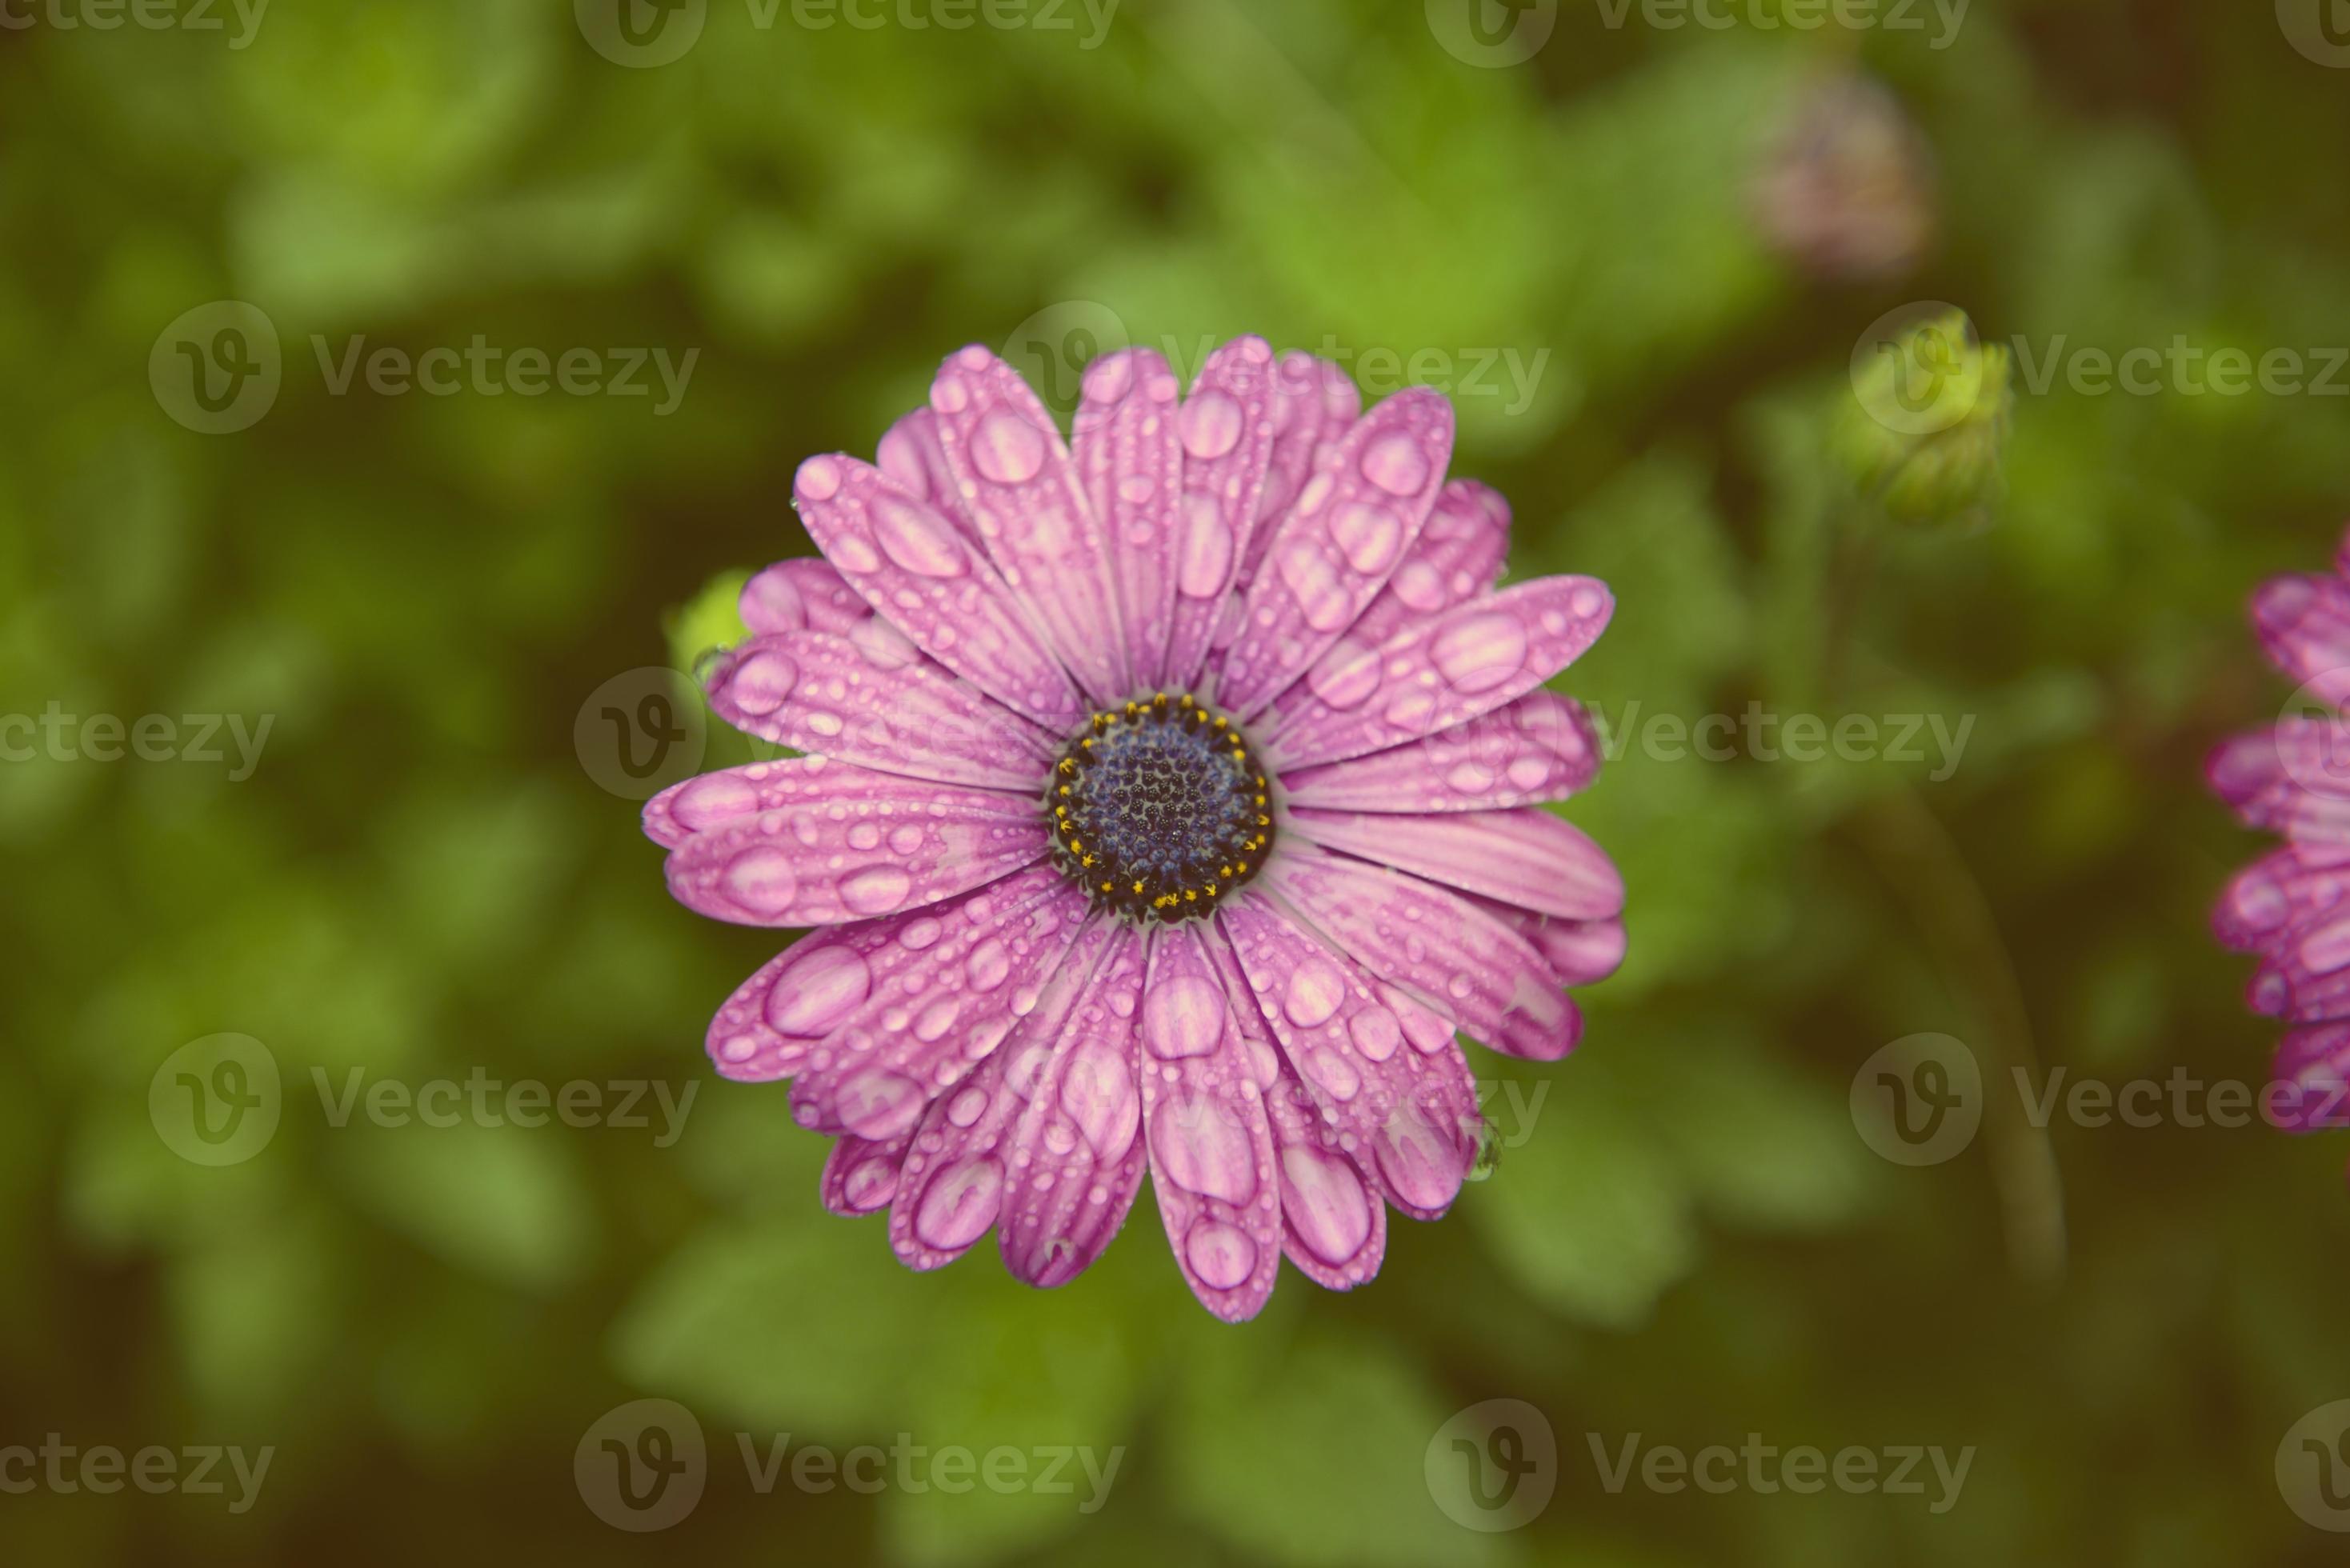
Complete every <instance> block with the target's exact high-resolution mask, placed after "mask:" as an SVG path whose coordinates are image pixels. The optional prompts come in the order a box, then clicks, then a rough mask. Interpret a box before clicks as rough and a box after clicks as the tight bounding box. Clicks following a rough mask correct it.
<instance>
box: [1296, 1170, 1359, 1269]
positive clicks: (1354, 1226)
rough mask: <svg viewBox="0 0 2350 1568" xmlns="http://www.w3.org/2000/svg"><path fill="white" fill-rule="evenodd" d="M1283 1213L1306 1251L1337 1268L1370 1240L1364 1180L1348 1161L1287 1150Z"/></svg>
mask: <svg viewBox="0 0 2350 1568" xmlns="http://www.w3.org/2000/svg"><path fill="white" fill-rule="evenodd" d="M1281 1211H1282V1214H1283V1215H1284V1217H1285V1218H1286V1219H1287V1220H1288V1221H1289V1227H1290V1229H1291V1230H1292V1231H1295V1232H1296V1235H1297V1240H1298V1241H1300V1242H1301V1243H1303V1244H1304V1246H1305V1250H1306V1251H1309V1252H1311V1253H1313V1254H1314V1255H1315V1257H1317V1258H1319V1259H1321V1260H1322V1261H1323V1262H1326V1263H1328V1264H1330V1265H1332V1266H1333V1267H1336V1265H1337V1264H1340V1263H1343V1262H1346V1261H1347V1259H1349V1258H1351V1257H1353V1256H1354V1255H1355V1254H1356V1253H1357V1252H1359V1251H1362V1250H1363V1243H1364V1242H1365V1241H1368V1240H1369V1239H1370V1235H1371V1208H1370V1204H1369V1202H1368V1200H1367V1199H1366V1198H1365V1197H1364V1195H1363V1181H1362V1178H1361V1177H1359V1176H1357V1175H1356V1174H1355V1169H1354V1167H1352V1166H1350V1165H1348V1164H1347V1162H1346V1161H1344V1160H1341V1159H1335V1158H1327V1157H1325V1156H1323V1155H1318V1154H1315V1152H1314V1151H1313V1150H1311V1149H1305V1148H1285V1149H1283V1150H1282V1151H1281Z"/></svg>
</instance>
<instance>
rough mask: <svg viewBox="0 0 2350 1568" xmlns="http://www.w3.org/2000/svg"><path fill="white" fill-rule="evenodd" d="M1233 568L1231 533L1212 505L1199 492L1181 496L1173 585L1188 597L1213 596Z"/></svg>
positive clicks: (1222, 515)
mask: <svg viewBox="0 0 2350 1568" xmlns="http://www.w3.org/2000/svg"><path fill="white" fill-rule="evenodd" d="M1231 571H1232V530H1231V529H1230V528H1228V527H1226V526H1225V525H1224V514H1223V513H1222V511H1221V510H1219V509H1218V507H1217V505H1216V504H1215V502H1214V501H1213V500H1211V499H1210V498H1209V497H1208V496H1205V495H1202V494H1200V493H1198V492H1196V491H1195V492H1193V493H1191V494H1189V495H1186V496H1184V497H1183V541H1182V545H1181V550H1180V554H1179V556H1177V558H1176V562H1175V586H1176V587H1178V588H1180V589H1181V590H1182V591H1183V594H1184V597H1187V598H1195V599H1204V598H1211V597H1214V596H1215V595H1217V594H1220V593H1222V591H1223V588H1224V578H1225V577H1226V576H1228V575H1229V574H1230V573H1231Z"/></svg>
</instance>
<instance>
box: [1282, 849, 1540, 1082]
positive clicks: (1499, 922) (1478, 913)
mask: <svg viewBox="0 0 2350 1568" xmlns="http://www.w3.org/2000/svg"><path fill="white" fill-rule="evenodd" d="M1265 875H1266V880H1267V882H1268V883H1269V884H1270V885H1271V887H1272V888H1273V889H1274V891H1275V892H1277V893H1279V894H1281V895H1282V896H1283V897H1284V898H1286V899H1287V900H1288V901H1289V903H1290V904H1291V905H1292V906H1293V907H1294V908H1295V909H1296V910H1297V911H1298V912H1299V913H1300V914H1302V915H1303V916H1305V919H1309V920H1311V921H1312V922H1313V923H1314V926H1315V929H1317V930H1319V931H1320V932H1321V933H1322V935H1323V936H1324V937H1326V938H1327V939H1328V940H1329V941H1330V943H1331V945H1332V946H1334V947H1336V949H1338V950H1340V951H1342V952H1346V953H1348V954H1350V955H1352V956H1353V957H1354V958H1355V959H1357V961H1360V963H1361V964H1362V966H1363V968H1364V969H1365V970H1366V971H1368V972H1369V973H1371V974H1372V975H1375V976H1377V977H1378V986H1377V989H1378V996H1379V1000H1380V1001H1382V1002H1385V1003H1386V1004H1387V1005H1388V1009H1389V1010H1390V1011H1391V1012H1394V1013H1395V1014H1396V1016H1397V1019H1398V1021H1399V1023H1400V1024H1401V1025H1402V1030H1401V1033H1402V1036H1403V1038H1405V1039H1407V1040H1409V1042H1410V1043H1411V1044H1413V1045H1414V1046H1416V1047H1418V1048H1419V1050H1420V1051H1421V1052H1422V1053H1424V1054H1427V1055H1429V1056H1430V1057H1440V1056H1441V1055H1442V1054H1444V1053H1446V1052H1448V1051H1451V1052H1452V1054H1454V1055H1458V1054H1459V1052H1458V1051H1456V1050H1453V1048H1452V1031H1453V1027H1454V1025H1455V1024H1458V1025H1460V1026H1461V1027H1462V1028H1464V1029H1466V1030H1468V1032H1469V1033H1471V1035H1473V1036H1474V1037H1475V1038H1477V1039H1478V1040H1480V1041H1482V1042H1483V1043H1484V1044H1486V1045H1488V1046H1490V1047H1492V1049H1493V1050H1496V1051H1500V1052H1503V1053H1504V1054H1508V1055H1512V1056H1523V1057H1525V1058H1527V1059H1528V1060H1530V1061H1536V1062H1555V1061H1557V1060H1558V1059H1559V1058H1560V1057H1562V1056H1564V1055H1565V1054H1567V1053H1568V1052H1569V1051H1572V1050H1573V1049H1575V1043H1576V1042H1577V1041H1578V1040H1580V1039H1581V1038H1582V1034H1583V1018H1582V1014H1581V1012H1579V1011H1578V1010H1577V1009H1576V1008H1575V1004H1574V1003H1573V1002H1569V1001H1568V1000H1567V999H1566V995H1565V985H1566V981H1565V979H1564V978H1563V977H1562V976H1561V975H1560V974H1559V973H1558V972H1557V971H1556V970H1555V969H1554V968H1553V967H1552V966H1551V964H1550V962H1549V961H1548V960H1547V959H1545V958H1544V956H1543V954H1542V952H1541V951H1540V950H1538V949H1536V948H1535V947H1534V944H1533V943H1532V942H1530V941H1528V940H1526V939H1525V938H1524V937H1523V936H1522V935H1521V934H1519V932H1518V931H1517V930H1515V929H1513V928H1512V927H1511V926H1510V924H1509V923H1508V922H1506V921H1504V920H1503V919H1499V918H1497V917H1495V916H1494V915H1492V914H1489V913H1488V912H1487V911H1486V910H1484V909H1480V908H1478V907H1477V906H1476V905H1474V904H1472V903H1471V902H1470V901H1469V900H1468V899H1466V898H1460V897H1458V896H1457V895H1455V894H1453V893H1451V892H1449V891H1447V890H1446V889H1444V888H1440V887H1437V886H1435V885H1434V884H1432V883H1429V882H1423V881H1421V880H1419V878H1418V877H1408V876H1405V875H1404V874H1403V873H1401V872H1399V871H1391V870H1388V869H1386V868H1385V867H1377V866H1369V865H1366V864H1364V863H1362V862H1361V861H1349V860H1347V859H1344V858H1342V857H1337V856H1332V855H1314V854H1308V853H1305V852H1304V851H1302V850H1300V851H1297V852H1294V853H1289V854H1284V856H1283V857H1281V860H1280V862H1279V864H1277V865H1276V866H1274V867H1273V869H1272V870H1270V871H1269V872H1267V873H1266V874H1265ZM1398 990H1400V991H1401V992H1403V994H1401V995H1399V994H1397V992H1398ZM1412 1002H1417V1003H1418V1004H1419V1005H1418V1006H1417V1007H1414V1006H1412V1005H1410V1003H1412ZM1357 1043H1358V1044H1359V1043H1360V1038H1359V1037H1358V1041H1357ZM1388 1050H1389V1051H1392V1050H1393V1045H1392V1044H1388Z"/></svg>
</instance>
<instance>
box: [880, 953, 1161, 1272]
mask: <svg viewBox="0 0 2350 1568" xmlns="http://www.w3.org/2000/svg"><path fill="white" fill-rule="evenodd" d="M1116 931H1117V928H1116V927H1114V926H1112V925H1111V924H1110V923H1109V922H1107V921H1106V920H1095V921H1094V922H1092V923H1091V924H1089V925H1087V927H1086V928H1085V929H1083V930H1081V931H1079V932H1078V934H1077V940H1076V944H1075V945H1074V946H1073V947H1072V948H1071V949H1070V950H1069V952H1068V954H1067V956H1066V958H1064V959H1063V961H1062V962H1061V966H1060V968H1059V969H1058V970H1056V971H1054V973H1053V975H1052V977H1051V979H1050V981H1049V982H1048V983H1047V984H1046V985H1045V988H1044V989H1043V991H1042V992H1040V993H1039V996H1038V1000H1037V1003H1036V1005H1035V1009H1034V1010H1033V1011H1032V1012H1030V1013H1029V1014H1028V1015H1027V1016H1026V1017H1025V1018H1024V1019H1022V1020H1021V1021H1020V1023H1018V1024H1017V1025H1016V1026H1015V1027H1014V1030H1013V1032H1012V1034H1011V1036H1010V1038H1009V1039H1008V1040H1007V1041H1006V1042H1005V1043H1004V1044H1003V1045H1001V1046H999V1047H998V1048H997V1049H996V1050H995V1051H993V1052H992V1053H991V1054H989V1056H988V1058H987V1060H986V1061H985V1062H983V1063H982V1064H981V1065H980V1069H979V1071H978V1072H976V1073H974V1074H972V1076H971V1078H970V1080H969V1081H968V1082H967V1083H965V1084H963V1085H962V1086H961V1087H959V1088H957V1089H955V1090H953V1091H952V1092H951V1093H949V1094H944V1095H941V1096H938V1098H936V1099H934V1100H932V1101H931V1104H930V1106H929V1108H928V1109H927V1110H925V1111H924V1112H923V1113H922V1119H921V1123H920V1127H918V1128H917V1130H916V1132H915V1134H914V1144H913V1147H912V1148H911V1149H910V1151H909V1152H908V1154H907V1156H906V1166H905V1170H904V1172H903V1173H902V1174H901V1175H900V1176H899V1181H898V1193H897V1196H896V1198H895V1199H892V1200H891V1202H890V1205H889V1245H890V1248H891V1250H893V1251H896V1253H897V1254H898V1261H899V1262H901V1263H903V1264H905V1265H906V1266H907V1267H908V1268H910V1269H916V1270H929V1269H941V1268H944V1267H945V1266H946V1265H947V1264H949V1263H951V1262H954V1261H955V1260H956V1259H957V1258H960V1257H962V1255H963V1254H964V1253H965V1252H967V1251H971V1249H972V1246H973V1245H974V1244H975V1243H977V1241H979V1239H980V1238H981V1237H983V1236H984V1235H986V1234H987V1232H988V1231H991V1230H993V1228H994V1226H995V1222H996V1220H997V1218H998V1216H999V1214H1000V1213H1001V1211H1002V1209H1003V1200H1004V1196H1005V1194H1004V1188H1005V1182H1006V1174H1007V1173H1006V1157H1007V1156H1008V1154H1009V1153H1010V1140H1011V1137H1012V1134H1013V1131H1014V1128H1015V1127H1016V1126H1017V1125H1018V1123H1019V1121H1020V1118H1021V1116H1022V1115H1023V1114H1024V1112H1025V1111H1026V1109H1027V1106H1028V1097H1029V1096H1031V1095H1033V1094H1035V1089H1036V1084H1037V1082H1038V1080H1039V1078H1040V1077H1041V1076H1042V1075H1043V1073H1044V1070H1045V1064H1047V1063H1048V1062H1049V1061H1050V1060H1051V1058H1052V1054H1053V1051H1054V1049H1055V1046H1056V1045H1057V1044H1059V1043H1060V1041H1061V1039H1062V1037H1063V1033H1064V1026H1065V1025H1066V1024H1067V1023H1070V1022H1071V1020H1072V1019H1073V1018H1074V1016H1075V1015H1076V1011H1077V1003H1078V1002H1079V1000H1080V999H1081V997H1082V996H1083V995H1084V993H1085V991H1086V988H1087V985H1088V984H1090V983H1091V981H1092V980H1093V977H1094V974H1095V972H1096V971H1097V970H1098V969H1099V968H1100V966H1101V961H1102V958H1103V955H1104V953H1105V952H1106V951H1107V949H1108V947H1109V945H1110V941H1111V939H1112V937H1113V936H1114V935H1115V934H1116Z"/></svg>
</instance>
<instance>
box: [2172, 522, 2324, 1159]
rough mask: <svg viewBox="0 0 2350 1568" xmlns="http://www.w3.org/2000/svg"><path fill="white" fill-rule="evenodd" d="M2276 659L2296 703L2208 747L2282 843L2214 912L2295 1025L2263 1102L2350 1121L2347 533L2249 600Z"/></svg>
mask: <svg viewBox="0 0 2350 1568" xmlns="http://www.w3.org/2000/svg"><path fill="white" fill-rule="evenodd" d="M2252 626H2253V628H2254V629H2255V630H2256V631H2257V632H2258V633H2259V635H2260V639H2261V644H2262V647H2263V648H2264V649H2266V650H2267V652H2268V656H2269V658H2270V659H2271V660H2272V662H2273V663H2274V664H2275V665H2276V667H2277V668H2278V669H2280V670H2283V671H2284V672H2285V673H2286V674H2287V675H2289V676H2291V677H2293V679H2294V680H2297V681H2299V682H2301V689H2300V691H2297V692H2295V693H2294V698H2293V701H2292V702H2290V703H2289V704H2288V707H2289V708H2297V707H2300V706H2302V705H2303V701H2304V700H2306V701H2307V702H2308V705H2309V706H2311V707H2312V708H2314V710H2315V711H2314V712H2311V713H2297V712H2296V713H2291V714H2290V715H2289V716H2288V717H2285V718H2283V719H2281V720H2279V721H2278V722H2276V723H2275V724H2273V725H2272V726H2271V727H2269V728H2268V729H2265V730H2262V731H2260V732H2257V733H2254V734H2250V735H2243V736H2239V737H2238V738H2236V739H2234V740H2231V741H2228V742H2224V743H2222V744H2221V745H2220V746H2219V747H2218V748H2217V749H2215V750H2214V751H2213V752H2212V753H2211V758H2210V764H2209V767H2208V768H2207V770H2206V772H2207V774H2208V776H2209V777H2210V781H2211V787H2212V788H2213V789H2214V790H2215V791H2217V792H2218V793H2219V794H2220V797H2221V798H2222V799H2224V800H2226V801H2227V802H2228V804H2229V805H2232V806H2234V807H2235V809H2236V814H2237V815H2239V816H2241V818H2242V819H2243V820H2244V822H2245V823H2246V824H2248V825H2249V826H2253V827H2267V828H2274V829H2276V830H2277V831H2279V832H2281V833H2282V834H2283V835H2284V837H2285V842H2284V844H2283V845H2282V846H2281V847H2279V848H2277V849H2275V850H2272V852H2270V853H2269V854H2268V855H2265V856H2263V857H2262V858H2260V859H2259V860H2256V861H2254V862H2253V863H2252V864H2251V865H2250V866H2248V867H2245V868H2244V869H2243V870H2242V871H2241V872H2239V873H2237V875H2236V877H2235V878H2234V879H2233V880H2232V881H2230V883H2229V884H2228V888H2227V891H2226V892H2225V893H2223V894H2222V895H2221V896H2220V906H2219V908H2218V909H2216V910H2215V911H2213V914H2212V922H2211V923H2212V929H2213V930H2214V931H2215V932H2216V933H2217V934H2218V936H2219V938H2220V940H2221V941H2222V942H2224V943H2225V944H2227V945H2228V946H2229V947H2230V948H2233V949H2235V950H2237V951H2240V952H2250V953H2258V954H2259V955H2260V957H2261V965H2260V968H2259V969H2258V970H2257V971H2254V973H2253V976H2252V981H2251V986H2250V988H2249V990H2248V991H2247V992H2246V995H2247V998H2248V1000H2249V1001H2250V1002H2251V1006H2252V1010H2253V1011H2254V1012H2261V1013H2263V1014H2266V1015H2267V1016H2269V1017H2272V1018H2281V1019H2283V1020H2285V1021H2286V1022H2287V1023H2291V1024H2293V1025H2294V1026H2295V1027H2294V1028H2293V1030H2292V1031H2291V1033H2287V1034H2286V1035H2285V1037H2284V1040H2283V1042H2282V1044H2281V1045H2280V1046H2279V1047H2278V1049H2277V1054H2276V1062H2275V1066H2274V1070H2273V1074H2272V1081H2271V1083H2270V1085H2269V1088H2268V1092H2267V1096H2266V1099H2265V1100H2264V1102H2263V1106H2262V1109H2263V1111H2264V1112H2265V1114H2266V1115H2267V1116H2268V1117H2269V1119H2270V1120H2271V1121H2272V1122H2274V1123H2275V1124H2277V1125H2278V1126H2280V1127H2286V1128H2288V1129H2291V1130H2293V1131H2300V1132H2308V1131H2314V1130H2316V1129H2317V1128H2319V1127H2342V1126H2350V1096H2345V1093H2344V1085H2345V1079H2346V1078H2350V721H2345V719H2344V718H2343V717H2342V712H2343V709H2344V706H2345V700H2350V541H2345V545H2344V546H2343V550H2342V552H2341V553H2340V554H2338V555H2337V556H2335V558H2334V570H2333V571H2332V572H2330V573H2327V574H2325V575H2324V576H2281V577H2277V578H2273V579H2272V580H2271V581H2269V582H2268V583H2265V584H2263V585H2262V587H2261V588H2260V590H2259V591H2258V592H2257V593H2255V594H2254V595H2253V596H2252Z"/></svg>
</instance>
